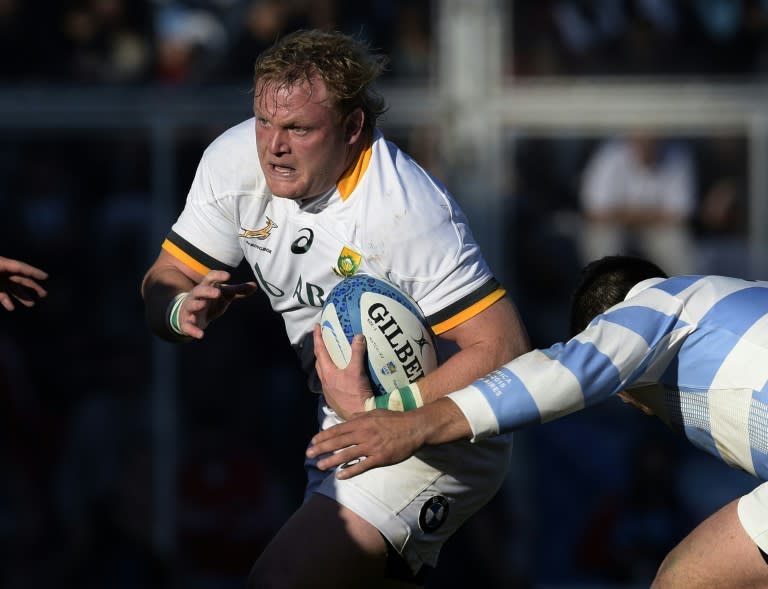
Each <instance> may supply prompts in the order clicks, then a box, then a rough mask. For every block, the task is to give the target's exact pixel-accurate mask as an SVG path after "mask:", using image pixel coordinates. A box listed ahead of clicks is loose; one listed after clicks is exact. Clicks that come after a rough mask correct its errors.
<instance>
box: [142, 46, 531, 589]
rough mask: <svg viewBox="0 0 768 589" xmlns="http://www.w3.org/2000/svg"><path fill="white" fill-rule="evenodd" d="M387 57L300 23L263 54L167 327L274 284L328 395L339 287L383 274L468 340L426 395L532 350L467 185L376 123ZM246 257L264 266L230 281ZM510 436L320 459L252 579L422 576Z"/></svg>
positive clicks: (333, 584) (485, 489)
mask: <svg viewBox="0 0 768 589" xmlns="http://www.w3.org/2000/svg"><path fill="white" fill-rule="evenodd" d="M384 66H385V58H384V57H383V56H381V55H376V54H372V53H371V52H370V51H369V49H368V47H367V46H366V45H365V44H363V43H360V42H358V41H357V40H355V39H353V38H351V37H349V36H345V35H341V34H336V33H321V32H318V31H299V32H297V33H294V34H291V35H288V36H286V37H285V38H283V39H282V40H279V41H278V42H277V43H276V44H275V45H274V46H273V47H271V48H270V49H267V50H266V51H265V52H263V53H262V54H261V55H260V56H259V57H258V58H257V60H256V64H255V70H254V71H255V75H254V114H255V117H254V118H253V119H250V120H247V121H244V122H243V123H241V124H239V125H237V126H235V127H233V128H231V129H229V130H228V131H226V132H225V133H223V134H222V135H221V136H220V137H218V138H217V139H216V140H215V141H214V142H213V143H212V144H211V145H210V146H209V147H208V148H207V149H206V150H205V153H204V154H203V156H202V159H201V161H200V164H199V166H198V169H197V173H196V176H195V178H194V181H193V183H192V187H191V189H190V191H189V194H188V197H187V201H186V205H185V207H184V209H183V211H182V212H181V214H180V216H179V217H178V219H177V221H176V222H175V224H174V225H173V226H172V228H171V231H170V232H169V234H168V236H167V238H166V240H165V241H164V243H163V244H162V248H161V251H160V253H159V256H158V258H157V260H156V261H155V262H154V263H153V265H152V266H151V267H150V268H149V270H148V271H147V273H146V276H145V278H144V281H143V285H142V294H143V297H144V300H145V304H146V314H147V320H148V323H149V325H150V327H151V329H152V330H153V331H154V332H155V333H156V334H158V335H159V336H161V337H163V338H166V339H168V340H171V341H188V340H194V339H200V338H202V337H203V336H204V333H205V330H206V328H207V327H208V325H209V323H210V322H211V321H212V320H214V319H216V318H217V317H219V316H220V315H221V313H223V312H224V311H225V310H226V309H227V307H228V306H229V304H230V303H232V302H233V301H235V300H236V299H238V298H241V297H245V296H249V295H251V294H252V293H253V292H254V291H255V290H256V289H257V288H260V289H261V290H263V292H264V293H265V294H266V295H267V297H268V298H269V300H270V303H271V305H272V308H273V309H274V310H275V311H276V312H278V313H280V314H282V317H283V319H284V322H285V326H286V330H287V333H288V337H289V339H290V342H291V344H292V345H293V347H294V348H295V350H296V351H297V353H298V354H299V356H300V358H301V360H302V364H303V366H304V367H305V368H306V370H307V372H308V373H309V375H310V379H309V382H310V387H312V388H313V390H314V391H315V392H317V393H321V392H322V391H321V389H320V388H319V385H320V383H319V380H318V379H317V378H316V376H315V375H314V364H315V355H314V350H313V337H312V331H313V327H314V325H315V324H316V323H317V321H318V320H319V317H320V310H321V306H322V304H323V300H324V296H325V294H326V293H328V292H329V291H330V290H331V289H332V288H333V286H334V285H335V284H337V283H338V282H339V281H340V280H342V279H343V277H344V276H348V275H351V274H354V273H355V272H367V273H370V274H374V275H377V276H380V277H382V278H384V279H386V280H389V281H390V282H392V283H393V284H394V285H395V286H397V287H398V288H400V289H401V290H403V291H405V292H406V293H408V294H409V295H410V296H411V297H412V298H413V299H415V300H416V301H417V302H418V304H419V306H420V307H421V309H422V311H423V312H424V314H425V316H426V317H427V319H428V321H429V322H430V325H431V326H432V328H433V330H434V332H435V333H436V334H437V335H438V336H439V339H440V340H442V341H443V342H444V343H448V344H450V346H451V347H452V348H453V349H454V350H457V351H456V352H455V354H453V355H452V356H450V357H448V358H447V359H445V360H444V361H443V362H442V363H441V365H440V366H439V367H438V368H437V369H436V370H434V371H433V372H431V373H430V374H428V375H426V376H425V377H424V378H422V379H421V380H419V381H418V382H417V383H416V385H417V386H416V387H414V390H415V391H416V392H417V393H420V396H421V398H422V401H423V402H425V403H429V402H430V401H433V400H434V399H437V398H438V397H440V396H441V395H443V394H445V393H447V392H449V391H450V390H453V389H454V388H455V386H456V384H460V385H462V386H464V385H469V384H470V383H471V382H472V381H474V380H475V379H476V378H478V377H480V376H481V375H483V374H485V373H487V372H489V371H490V370H492V369H493V368H494V367H496V366H500V365H501V364H503V363H504V362H507V361H509V360H511V359H512V358H514V357H515V356H517V355H519V354H520V353H523V352H525V351H527V350H528V348H529V344H528V339H527V335H526V333H525V330H524V328H523V326H522V324H521V322H520V319H519V316H518V314H517V311H516V309H515V307H514V305H513V304H512V302H511V301H510V300H509V299H508V298H507V296H506V293H505V290H504V289H503V288H502V287H501V286H500V285H499V283H498V282H497V281H496V280H495V279H494V277H493V275H492V274H491V271H490V269H489V268H488V266H487V264H486V262H485V260H484V259H483V256H482V254H481V252H480V251H479V249H478V246H477V243H476V242H475V240H474V238H473V237H472V234H471V232H470V230H469V228H468V226H467V221H466V218H465V217H464V215H463V213H462V212H461V211H460V210H459V208H458V207H457V205H456V203H455V202H454V200H453V198H452V196H451V195H450V194H449V193H448V191H447V190H446V188H445V187H444V186H442V185H441V184H440V183H439V182H438V181H437V180H436V179H435V178H433V177H432V176H430V175H429V174H428V173H427V172H425V171H424V170H423V169H422V168H421V167H420V166H419V165H418V164H417V163H416V162H414V161H413V160H412V159H411V158H410V157H409V156H408V155H406V154H405V153H403V152H402V151H400V150H399V149H398V147H397V146H395V145H393V144H392V143H390V142H388V141H387V140H385V138H384V137H383V135H382V133H381V132H380V130H379V129H377V127H376V120H377V117H378V116H379V115H380V114H381V113H382V112H384V110H385V104H384V102H383V100H382V99H381V97H380V96H378V95H377V94H376V93H375V92H374V91H373V90H372V87H371V85H372V83H373V82H374V81H375V80H376V78H377V77H378V76H379V74H380V73H381V72H382V70H383V68H384ZM243 258H245V260H246V262H247V263H248V265H249V266H250V268H252V269H253V271H254V275H255V279H256V280H255V282H252V283H245V284H228V283H227V281H228V280H230V277H231V271H232V270H233V269H234V268H236V267H237V266H238V264H239V263H240V262H241V261H242V260H243ZM265 369H268V368H265ZM255 394H262V395H271V394H274V393H273V391H270V390H263V391H256V392H255ZM318 415H319V419H320V421H321V427H322V428H326V427H330V426H331V425H333V424H336V423H340V422H341V421H342V420H341V418H340V416H338V415H337V414H336V413H335V412H334V411H333V410H332V409H331V408H330V407H328V406H327V405H326V404H325V402H324V400H323V397H322V396H321V395H320V396H319V410H318ZM270 419H275V420H277V419H284V420H290V419H291V417H290V415H275V416H270ZM308 437H309V436H308ZM510 450H511V439H510V437H509V436H500V437H494V438H488V439H487V440H485V441H482V442H478V443H476V444H471V443H469V442H467V441H466V440H463V441H459V442H456V443H453V444H448V445H443V446H441V447H439V448H434V451H433V452H432V453H431V455H430V456H429V457H428V458H426V459H416V458H414V459H412V460H409V461H406V462H403V463H401V464H398V465H395V466H392V467H388V468H385V469H378V470H377V471H376V472H372V473H370V474H368V475H364V476H362V477H357V478H356V479H354V480H351V481H340V480H338V479H336V477H334V476H333V474H332V473H325V472H323V471H321V470H319V469H318V468H317V467H316V464H315V461H314V460H313V459H308V460H307V462H306V465H305V466H306V470H307V474H308V486H307V491H306V498H305V501H304V503H303V505H301V507H300V508H299V509H298V510H297V511H296V512H295V514H294V515H293V516H292V518H291V519H290V520H289V521H288V522H287V523H286V524H285V526H284V527H283V528H282V529H281V530H280V532H279V533H278V534H277V535H276V537H275V538H274V539H273V541H272V542H271V543H270V545H269V546H268V547H267V548H266V550H265V551H264V552H263V553H262V554H261V555H260V556H258V555H254V556H258V559H257V560H256V563H255V565H254V567H253V569H252V571H251V576H250V579H249V584H250V587H252V588H257V587H270V588H288V587H292V588H306V587H313V588H321V587H329V588H334V589H339V588H343V587H358V586H365V587H398V586H409V587H413V586H414V585H420V584H422V583H423V580H422V579H423V572H424V571H425V570H427V569H429V568H430V567H432V566H434V565H435V564H436V562H437V557H438V553H439V551H440V548H441V546H442V545H443V543H444V542H445V540H446V539H447V538H448V537H449V536H450V535H451V534H452V533H453V532H455V531H456V529H457V528H458V527H459V526H460V525H461V524H462V522H464V521H465V520H466V519H467V518H468V517H470V516H471V515H472V514H473V513H475V512H476V511H477V510H478V509H480V507H482V506H483V505H484V504H485V503H486V502H487V501H488V500H489V499H491V497H492V496H493V495H494V494H495V493H496V491H497V490H498V487H499V485H500V484H501V482H502V481H503V478H504V475H505V471H506V470H507V466H508V463H509V458H510ZM467 466H471V468H467Z"/></svg>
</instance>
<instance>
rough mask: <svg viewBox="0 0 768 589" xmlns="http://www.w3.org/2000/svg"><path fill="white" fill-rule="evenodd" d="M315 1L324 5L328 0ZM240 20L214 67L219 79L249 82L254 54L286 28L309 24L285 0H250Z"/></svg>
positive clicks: (259, 51) (254, 58)
mask: <svg viewBox="0 0 768 589" xmlns="http://www.w3.org/2000/svg"><path fill="white" fill-rule="evenodd" d="M317 4H318V5H319V6H320V7H323V6H325V5H326V4H327V2H318V3H317ZM318 10H319V9H318ZM239 20H240V23H239V26H238V27H236V28H234V29H233V34H232V42H231V43H230V46H229V48H228V50H227V54H226V56H225V57H224V58H223V59H222V60H221V61H220V62H219V65H218V67H217V69H216V77H217V78H219V79H221V80H222V81H233V80H243V81H245V82H246V83H251V78H252V77H253V76H252V73H253V64H254V61H255V60H256V56H257V55H258V54H259V53H261V52H262V51H263V50H264V49H266V48H267V47H269V46H270V45H272V43H274V41H275V40H276V39H277V38H278V37H280V36H281V35H282V34H284V33H285V32H286V31H290V30H293V29H299V28H305V27H307V26H308V25H309V21H308V20H307V19H306V18H304V15H303V13H299V12H298V11H297V10H296V7H295V6H294V5H292V4H291V3H290V2H287V1H286V0H250V1H248V2H247V3H246V6H245V9H244V11H243V14H242V17H241V18H240V19H239Z"/></svg>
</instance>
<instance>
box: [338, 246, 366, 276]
mask: <svg viewBox="0 0 768 589" xmlns="http://www.w3.org/2000/svg"><path fill="white" fill-rule="evenodd" d="M362 260H363V256H361V255H360V254H358V253H357V252H356V251H354V250H352V249H349V248H348V247H346V246H345V247H343V248H342V250H341V253H340V254H339V259H338V260H336V267H335V268H334V269H333V271H334V272H335V273H336V274H338V275H340V276H344V277H345V278H346V277H349V276H352V275H353V274H354V273H355V272H357V271H358V270H359V269H360V262H362Z"/></svg>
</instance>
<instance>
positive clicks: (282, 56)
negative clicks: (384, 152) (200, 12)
mask: <svg viewBox="0 0 768 589" xmlns="http://www.w3.org/2000/svg"><path fill="white" fill-rule="evenodd" d="M388 63H389V60H388V59H387V57H386V56H385V55H383V54H379V53H374V52H373V51H371V48H370V46H369V45H368V44H367V43H365V42H363V41H359V40H357V39H355V38H353V37H351V36H349V35H345V34H343V33H338V32H324V31H318V30H299V31H295V32H293V33H290V34H288V35H286V36H285V37H283V38H281V39H279V40H278V41H277V42H276V43H275V44H274V45H272V46H271V47H269V48H268V49H266V50H265V51H263V52H262V53H261V54H260V55H259V56H258V57H257V58H256V63H255V64H254V71H253V81H254V89H255V92H256V97H258V96H259V92H261V91H263V88H264V85H265V84H266V83H269V84H273V83H274V84H275V85H276V86H277V89H278V90H279V89H281V88H292V87H293V86H296V85H298V84H302V83H303V82H305V81H306V82H311V81H312V79H316V78H319V79H321V80H322V81H323V82H324V83H325V86H326V88H327V90H328V92H329V94H330V95H331V97H332V98H333V100H334V101H335V104H334V106H335V107H337V108H338V110H339V112H340V113H341V114H342V115H346V114H347V113H349V112H351V111H353V110H354V109H355V108H357V107H360V108H361V109H362V110H363V112H364V113H365V122H364V128H365V130H366V131H367V132H369V133H370V132H372V131H373V128H374V127H375V126H376V121H377V119H378V117H379V116H380V115H381V114H383V113H384V112H385V111H386V110H387V105H386V103H385V101H384V98H383V97H382V96H381V95H380V94H379V93H378V92H376V91H375V90H374V88H373V83H374V81H375V80H376V79H377V78H378V77H379V76H380V75H381V73H382V72H383V71H384V70H385V69H386V67H387V65H388Z"/></svg>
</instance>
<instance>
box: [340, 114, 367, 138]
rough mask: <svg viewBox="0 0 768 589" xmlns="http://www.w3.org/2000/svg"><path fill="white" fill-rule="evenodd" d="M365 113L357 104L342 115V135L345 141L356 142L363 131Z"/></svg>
mask: <svg viewBox="0 0 768 589" xmlns="http://www.w3.org/2000/svg"><path fill="white" fill-rule="evenodd" d="M363 123H365V113H364V112H363V109H362V108H360V107H359V106H358V107H357V108H355V109H354V110H353V111H352V112H350V113H349V114H347V116H346V117H344V137H345V139H346V141H347V143H349V144H352V143H356V142H357V140H358V139H359V138H360V135H361V134H362V132H363Z"/></svg>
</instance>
